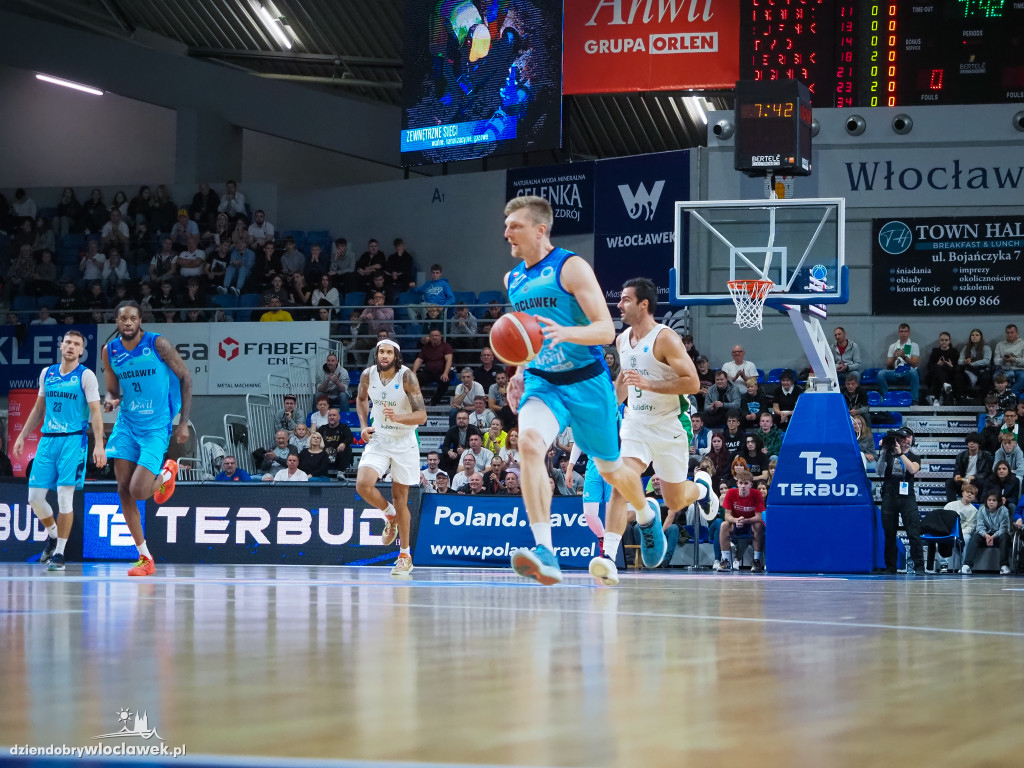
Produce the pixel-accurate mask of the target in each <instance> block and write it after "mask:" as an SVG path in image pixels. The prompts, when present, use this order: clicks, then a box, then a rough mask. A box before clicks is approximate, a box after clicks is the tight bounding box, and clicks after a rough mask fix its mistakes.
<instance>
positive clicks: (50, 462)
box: [28, 432, 89, 489]
mask: <svg viewBox="0 0 1024 768" xmlns="http://www.w3.org/2000/svg"><path fill="white" fill-rule="evenodd" d="M88 449H89V437H88V435H86V434H85V433H84V432H81V433H79V432H76V433H74V434H70V435H67V436H62V437H42V438H40V439H39V448H38V450H37V451H36V457H35V458H34V459H33V460H32V474H31V475H30V476H29V478H28V487H29V488H60V487H62V486H68V485H71V486H74V487H75V488H79V489H80V488H82V486H83V485H85V459H86V453H87V452H88Z"/></svg>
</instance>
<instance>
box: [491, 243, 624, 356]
mask: <svg viewBox="0 0 1024 768" xmlns="http://www.w3.org/2000/svg"><path fill="white" fill-rule="evenodd" d="M575 255H576V254H575V253H573V252H572V251H567V250H565V248H555V249H554V250H553V251H551V253H549V254H548V255H547V256H545V257H544V258H543V259H541V260H540V261H539V262H537V263H536V264H534V265H533V266H532V267H527V266H526V262H520V263H519V264H517V265H516V266H515V267H513V268H512V270H511V271H510V272H509V273H508V298H509V301H510V302H511V304H512V309H513V310H515V311H516V312H525V313H526V314H528V315H542V316H544V317H546V318H548V319H549V320H553V321H554V322H556V323H558V324H559V325H590V320H589V318H587V316H586V314H585V313H584V312H583V309H582V308H581V307H580V305H579V302H577V301H576V297H575V296H573V295H572V294H571V293H569V292H568V291H566V290H565V288H563V287H562V279H561V277H562V267H563V266H564V265H565V261H566V259H568V258H570V257H572V256H575ZM542 327H543V325H542ZM594 363H599V364H601V365H604V364H605V363H604V354H603V352H602V350H601V347H599V346H589V347H588V346H584V345H582V344H567V343H565V342H562V343H561V344H559V345H558V346H557V347H552V346H551V342H550V341H549V340H548V339H545V340H544V346H543V347H541V350H540V353H539V354H538V355H537V356H536V357H535V358H533V360H531V361H530V362H529V363H528V364H527V366H526V367H527V370H532V369H536V370H540V371H551V372H553V373H558V372H562V371H572V370H575V369H578V368H586V367H587V366H590V365H593V364H594Z"/></svg>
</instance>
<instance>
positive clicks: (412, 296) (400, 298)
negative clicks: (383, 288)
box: [395, 291, 421, 304]
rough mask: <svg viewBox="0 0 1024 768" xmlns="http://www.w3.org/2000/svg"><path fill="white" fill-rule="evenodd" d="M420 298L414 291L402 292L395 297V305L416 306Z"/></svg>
mask: <svg viewBox="0 0 1024 768" xmlns="http://www.w3.org/2000/svg"><path fill="white" fill-rule="evenodd" d="M420 300H421V298H420V295H419V294H418V293H416V291H402V292H401V293H400V294H398V295H397V296H395V304H418V303H419V302H420Z"/></svg>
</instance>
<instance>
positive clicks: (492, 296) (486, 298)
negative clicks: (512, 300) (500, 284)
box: [476, 291, 505, 304]
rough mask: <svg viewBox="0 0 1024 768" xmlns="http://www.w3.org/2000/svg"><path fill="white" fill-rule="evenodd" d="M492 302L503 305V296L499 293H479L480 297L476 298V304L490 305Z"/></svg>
mask: <svg viewBox="0 0 1024 768" xmlns="http://www.w3.org/2000/svg"><path fill="white" fill-rule="evenodd" d="M492 301H500V302H501V303H502V304H504V303H505V294H504V293H502V292H501V291H480V295H479V296H477V297H476V302H477V304H490V303H491V302H492Z"/></svg>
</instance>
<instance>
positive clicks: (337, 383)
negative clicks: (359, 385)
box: [316, 352, 349, 412]
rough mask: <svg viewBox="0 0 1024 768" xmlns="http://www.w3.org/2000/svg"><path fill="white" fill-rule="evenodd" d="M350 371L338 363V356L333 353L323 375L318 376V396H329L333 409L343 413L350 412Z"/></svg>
mask: <svg viewBox="0 0 1024 768" xmlns="http://www.w3.org/2000/svg"><path fill="white" fill-rule="evenodd" d="M348 384H349V379H348V371H346V370H345V369H344V368H342V367H341V365H340V364H339V363H338V356H337V355H336V354H334V353H333V352H331V353H330V354H329V355H327V362H326V363H324V365H323V373H318V374H317V375H316V394H317V395H327V399H328V402H329V403H330V405H331V407H332V408H337V409H338V410H339V411H341V412H345V411H347V410H348Z"/></svg>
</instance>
